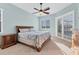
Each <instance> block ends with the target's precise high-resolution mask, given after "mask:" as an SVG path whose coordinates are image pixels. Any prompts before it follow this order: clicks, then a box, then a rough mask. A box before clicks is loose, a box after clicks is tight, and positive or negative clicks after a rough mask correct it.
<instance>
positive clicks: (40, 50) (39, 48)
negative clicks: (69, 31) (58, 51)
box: [36, 37, 51, 52]
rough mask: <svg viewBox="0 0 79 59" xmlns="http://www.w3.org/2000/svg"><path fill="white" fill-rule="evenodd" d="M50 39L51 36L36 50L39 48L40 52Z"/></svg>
mask: <svg viewBox="0 0 79 59" xmlns="http://www.w3.org/2000/svg"><path fill="white" fill-rule="evenodd" d="M50 39H51V37H49V38H48V39H47V40H46V41H45V42H44V43H43V44H42V46H41V47H40V48H36V50H37V51H38V52H40V51H41V49H42V48H43V46H44V45H45V44H46V43H47V42H48V41H49V40H50Z"/></svg>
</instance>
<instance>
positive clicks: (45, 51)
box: [0, 40, 64, 55]
mask: <svg viewBox="0 0 79 59" xmlns="http://www.w3.org/2000/svg"><path fill="white" fill-rule="evenodd" d="M63 54H64V53H63V51H61V49H60V48H59V47H58V46H57V45H56V44H55V43H54V42H53V41H52V40H50V41H48V42H47V43H46V44H45V46H44V47H43V48H42V50H41V51H40V52H37V51H36V50H35V49H32V48H30V47H28V46H26V45H23V44H19V43H18V44H16V45H14V46H11V47H9V48H6V49H0V55H63Z"/></svg>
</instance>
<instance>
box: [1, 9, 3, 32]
mask: <svg viewBox="0 0 79 59" xmlns="http://www.w3.org/2000/svg"><path fill="white" fill-rule="evenodd" d="M1 32H3V9H0V33H1Z"/></svg>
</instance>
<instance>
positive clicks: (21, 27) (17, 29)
mask: <svg viewBox="0 0 79 59" xmlns="http://www.w3.org/2000/svg"><path fill="white" fill-rule="evenodd" d="M24 28H28V29H30V28H33V26H16V31H17V33H18V32H20V31H19V29H24Z"/></svg>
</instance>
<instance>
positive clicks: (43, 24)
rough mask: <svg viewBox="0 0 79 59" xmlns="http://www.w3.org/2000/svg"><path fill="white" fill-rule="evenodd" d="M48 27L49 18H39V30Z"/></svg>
mask: <svg viewBox="0 0 79 59" xmlns="http://www.w3.org/2000/svg"><path fill="white" fill-rule="evenodd" d="M48 29H50V19H40V30H48Z"/></svg>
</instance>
